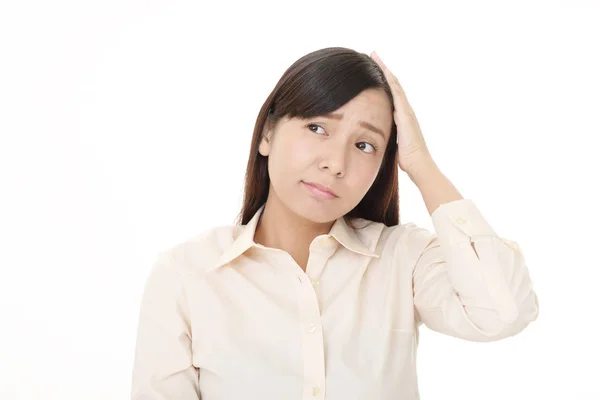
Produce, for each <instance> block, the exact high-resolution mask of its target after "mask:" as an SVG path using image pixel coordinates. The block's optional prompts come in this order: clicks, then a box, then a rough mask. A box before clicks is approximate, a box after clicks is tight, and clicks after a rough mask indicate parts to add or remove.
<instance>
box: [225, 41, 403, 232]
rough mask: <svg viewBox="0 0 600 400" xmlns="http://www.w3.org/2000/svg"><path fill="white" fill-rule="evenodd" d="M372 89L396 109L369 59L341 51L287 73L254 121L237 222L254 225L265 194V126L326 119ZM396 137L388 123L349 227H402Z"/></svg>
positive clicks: (313, 56)
mask: <svg viewBox="0 0 600 400" xmlns="http://www.w3.org/2000/svg"><path fill="white" fill-rule="evenodd" d="M371 88H374V89H383V90H384V91H385V92H386V94H387V95H388V97H389V100H390V103H391V104H392V105H393V104H394V102H393V97H392V92H391V89H390V86H389V84H388V82H387V80H386V79H385V76H384V74H383V71H382V70H381V68H379V66H378V65H377V63H375V61H373V60H372V59H371V57H370V56H368V55H367V54H364V53H359V52H356V51H354V50H351V49H347V48H344V47H328V48H325V49H320V50H317V51H314V52H312V53H309V54H307V55H305V56H303V57H302V58H300V59H298V60H297V61H296V62H294V63H293V64H292V65H291V66H290V67H289V68H288V69H287V70H286V71H285V73H284V74H283V76H282V77H281V79H280V80H279V82H278V83H277V85H276V86H275V88H274V89H273V91H272V92H271V94H270V95H269V97H267V100H266V101H265V102H264V104H263V105H262V107H261V109H260V112H259V113H258V117H257V119H256V124H255V126H254V134H253V136H252V144H251V146H250V156H249V157H248V166H247V168H246V177H245V187H244V196H243V205H242V209H241V211H240V214H239V215H238V218H237V221H238V223H239V224H247V223H248V221H250V219H252V216H254V214H255V213H256V212H257V211H258V209H259V208H260V207H261V206H262V205H263V204H264V203H265V202H266V200H267V195H268V193H269V184H270V178H269V173H268V169H267V165H268V163H267V161H268V160H267V157H264V156H263V155H261V154H260V153H259V152H258V147H259V144H260V142H261V140H262V136H263V130H264V128H265V124H271V126H273V125H274V124H276V123H277V121H279V120H280V119H281V118H283V117H285V116H288V117H290V118H294V117H299V118H312V117H315V116H318V115H323V114H328V113H330V112H333V111H335V110H337V109H338V108H340V107H341V106H343V105H344V104H346V103H347V102H348V101H350V100H352V99H353V98H354V97H355V96H356V95H358V94H359V93H361V92H362V91H363V90H365V89H371ZM392 111H393V106H392ZM396 135H397V130H396V124H395V123H392V132H391V135H390V137H389V140H388V144H387V148H386V150H385V153H384V156H383V160H382V163H381V167H380V169H379V173H378V175H377V177H376V178H375V181H374V182H373V185H372V186H371V188H370V189H369V191H368V192H367V193H366V194H365V196H364V197H363V199H362V200H361V201H360V203H358V205H357V206H356V207H354V209H352V210H351V211H350V212H348V213H347V214H346V215H344V218H345V219H346V221H347V222H348V223H351V222H352V220H353V219H354V218H364V219H368V220H371V221H375V222H382V223H384V224H385V225H387V226H392V225H398V224H399V223H400V209H399V208H400V203H399V201H400V200H399V195H398V167H397V145H396Z"/></svg>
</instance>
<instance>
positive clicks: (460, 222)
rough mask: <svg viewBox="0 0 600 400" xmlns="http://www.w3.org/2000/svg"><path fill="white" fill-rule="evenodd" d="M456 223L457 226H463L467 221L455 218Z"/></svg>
mask: <svg viewBox="0 0 600 400" xmlns="http://www.w3.org/2000/svg"><path fill="white" fill-rule="evenodd" d="M456 223H457V224H460V225H464V224H466V223H467V220H466V219H464V218H457V219H456Z"/></svg>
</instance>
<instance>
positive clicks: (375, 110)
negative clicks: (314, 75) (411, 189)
mask: <svg viewBox="0 0 600 400" xmlns="http://www.w3.org/2000/svg"><path fill="white" fill-rule="evenodd" d="M392 122H393V117H392V105H391V103H390V100H389V98H388V97H387V95H386V94H385V92H384V91H383V90H380V89H367V90H364V91H363V92H361V93H360V94H358V95H357V96H356V97H354V98H353V99H352V100H350V101H349V102H348V103H346V104H344V105H343V106H342V107H340V108H339V109H337V110H335V111H334V112H332V113H331V114H328V115H321V116H316V117H313V118H308V119H300V118H291V119H290V118H283V119H281V120H280V121H279V122H278V123H277V125H276V126H274V127H272V129H270V130H265V132H264V138H263V140H262V141H261V143H260V146H259V152H260V154H262V155H263V156H268V170H269V177H270V180H271V186H270V188H269V191H270V193H269V197H271V196H273V197H274V198H275V199H276V200H277V201H280V202H282V203H283V205H284V206H285V207H286V208H288V209H289V210H291V211H292V212H294V213H296V214H298V215H299V216H302V217H304V218H306V219H308V220H310V221H314V222H318V223H323V222H329V221H333V220H335V219H337V218H339V217H341V216H343V215H345V214H346V213H348V212H349V211H351V210H352V209H353V208H354V207H355V206H356V205H357V204H358V203H359V202H360V201H361V200H362V198H363V197H364V195H365V194H366V193H367V192H368V190H369V188H370V187H371V185H372V184H373V182H374V181H375V178H376V177H377V174H378V172H379V168H380V166H381V163H382V160H383V155H384V154H385V150H386V146H387V143H388V141H389V138H390V134H391V129H392ZM266 138H268V140H267V139H266ZM273 201H275V200H273Z"/></svg>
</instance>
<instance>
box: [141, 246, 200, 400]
mask: <svg viewBox="0 0 600 400" xmlns="http://www.w3.org/2000/svg"><path fill="white" fill-rule="evenodd" d="M188 315H189V314H188V308H187V303H186V297H185V292H184V289H183V284H182V281H181V278H180V276H179V274H178V273H177V271H176V270H175V268H174V266H173V265H172V264H171V263H170V260H169V258H168V255H167V254H165V253H162V254H160V255H159V257H158V259H157V260H156V261H155V263H154V265H153V267H152V270H151V272H150V275H149V277H148V279H147V281H146V285H145V288H144V294H143V297H142V303H141V307H140V317H139V325H138V332H137V344H136V349H135V361H134V367H133V373H132V387H131V399H132V400H174V399H180V400H198V399H200V393H199V388H198V370H197V369H196V368H195V367H194V365H193V364H192V349H191V328H190V321H189V317H188Z"/></svg>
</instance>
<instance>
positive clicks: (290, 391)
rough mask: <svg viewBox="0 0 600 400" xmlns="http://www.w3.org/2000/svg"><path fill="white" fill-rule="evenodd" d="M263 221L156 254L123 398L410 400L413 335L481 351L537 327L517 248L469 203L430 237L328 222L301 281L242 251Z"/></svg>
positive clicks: (292, 270) (440, 212)
mask: <svg viewBox="0 0 600 400" xmlns="http://www.w3.org/2000/svg"><path fill="white" fill-rule="evenodd" d="M263 210H264V205H263V208H261V209H260V210H259V211H258V212H257V213H256V214H255V215H254V218H252V220H251V221H250V222H249V223H248V224H247V225H233V226H224V227H217V228H213V229H211V230H208V231H206V232H204V233H202V234H200V235H198V236H196V237H194V238H191V239H189V240H187V241H185V242H184V243H180V244H178V245H177V246H173V247H172V248H170V249H168V250H165V251H163V252H161V253H160V254H159V256H158V257H157V259H156V262H155V263H154V265H153V268H152V270H151V272H150V275H149V277H148V280H147V282H146V286H145V289H144V295H143V298H142V303H141V309H140V317H139V328H138V336H137V345H136V351H135V363H134V367H133V374H132V375H133V377H132V390H131V398H132V399H135V400H167V399H169V400H174V399H185V400H193V399H194V400H196V399H200V398H201V399H203V400H217V399H219V400H239V399H257V400H259V399H260V400H282V399H285V400H292V399H303V400H316V399H330V400H354V399H356V400H359V399H360V400H365V399H373V400H375V399H378V400H387V399H389V400H391V399H394V400H397V399H403V400H417V399H419V390H418V384H417V374H416V365H415V358H416V352H417V346H418V343H419V331H418V328H419V326H420V325H421V324H423V323H424V324H425V325H426V326H427V327H429V328H430V329H433V330H435V331H438V332H441V333H444V334H447V335H451V336H454V337H457V338H461V339H465V340H470V341H492V340H499V339H502V338H506V337H508V336H512V335H515V334H517V333H519V332H520V331H522V330H523V329H524V328H525V327H526V326H527V325H528V324H529V323H530V322H531V321H534V320H535V319H536V318H537V316H538V299H537V296H536V294H535V292H534V290H533V287H532V282H531V280H530V277H529V273H528V270H527V267H526V265H525V260H524V258H523V254H522V252H521V249H520V247H519V246H518V245H517V243H515V242H513V241H509V240H507V239H503V238H501V237H499V236H498V235H496V233H495V232H494V231H493V229H492V227H491V226H490V225H489V224H488V223H487V221H486V220H485V219H484V217H483V216H482V215H481V213H480V211H479V209H478V208H477V207H476V206H475V204H474V203H473V201H471V200H468V199H461V200H457V201H453V202H450V203H445V204H442V205H441V206H440V207H439V208H438V209H436V210H435V211H434V212H433V214H432V216H431V218H432V222H433V225H434V228H435V234H434V233H431V232H430V231H428V230H426V229H424V228H419V227H417V226H416V225H415V224H414V223H407V224H400V225H397V226H392V227H386V226H385V225H383V224H381V223H375V222H372V221H367V220H359V222H361V223H362V225H364V227H362V228H360V227H359V229H354V228H352V227H350V226H348V225H347V224H346V223H345V222H344V219H343V218H340V219H338V220H337V221H335V223H334V225H333V227H332V228H331V231H330V232H329V234H326V235H320V236H318V237H317V238H315V239H314V241H313V242H312V243H311V245H310V257H309V260H308V265H307V268H306V272H304V271H303V270H302V269H301V268H300V267H299V266H298V265H297V264H296V263H295V261H294V260H293V259H292V258H291V256H290V255H289V254H288V253H286V252H285V251H282V250H279V249H274V248H268V247H265V246H262V245H260V244H257V243H255V242H254V240H253V238H254V232H255V229H256V225H257V222H258V219H259V217H260V214H261V213H262V211H263ZM472 243H473V246H472ZM466 383H467V382H466V381H465V384H466Z"/></svg>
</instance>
